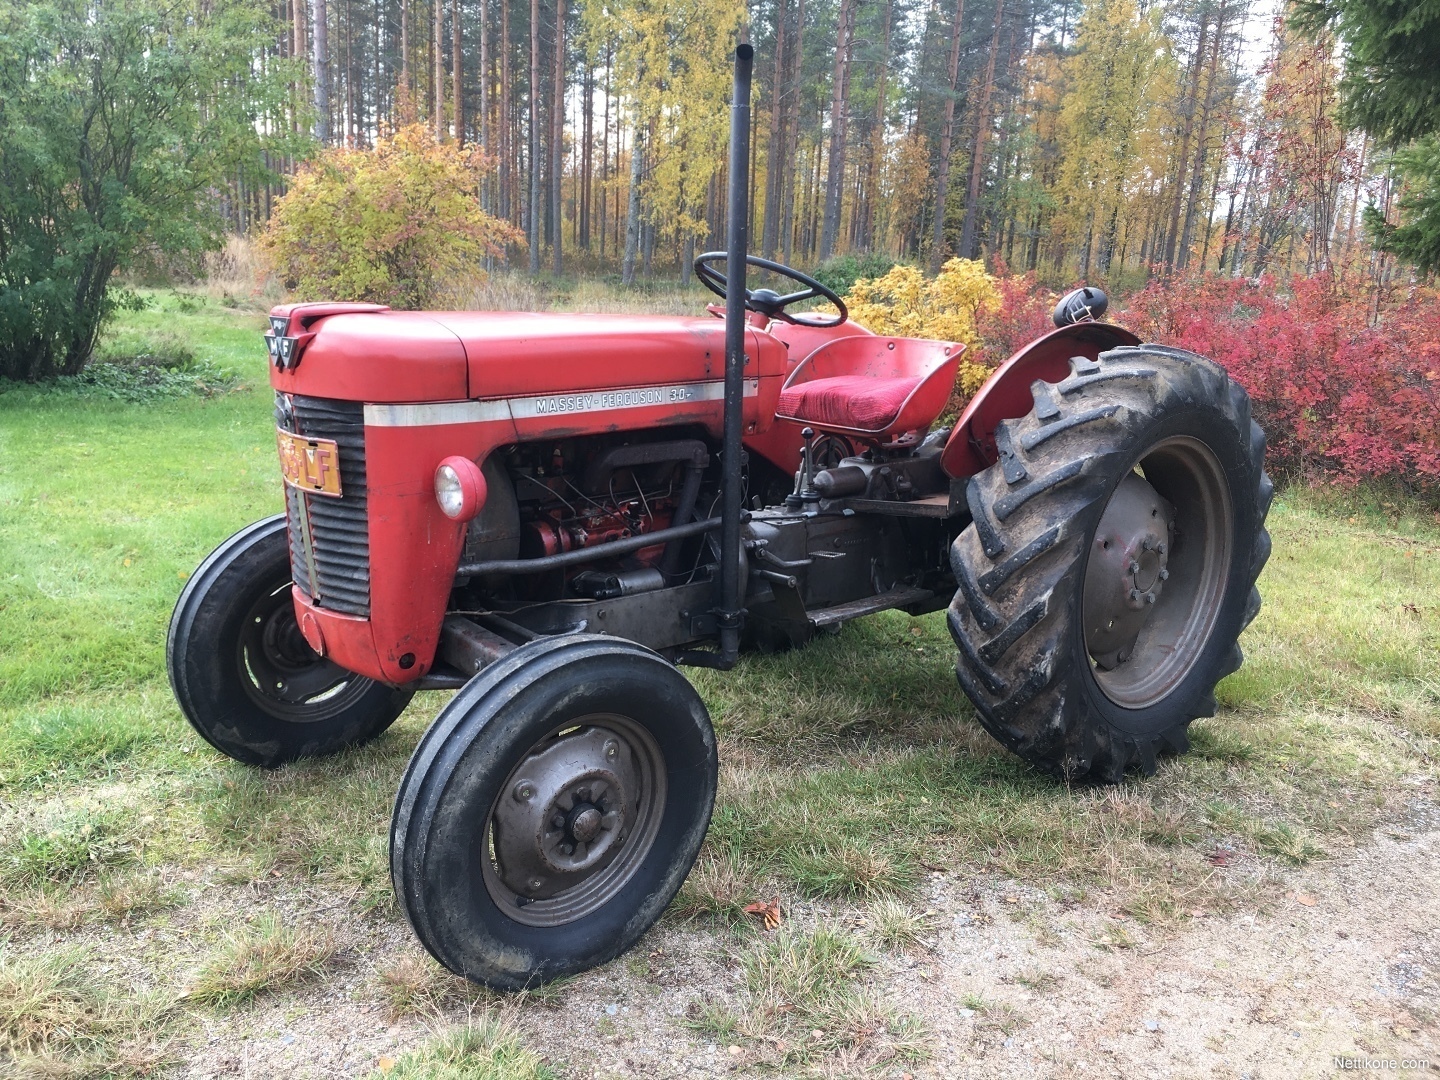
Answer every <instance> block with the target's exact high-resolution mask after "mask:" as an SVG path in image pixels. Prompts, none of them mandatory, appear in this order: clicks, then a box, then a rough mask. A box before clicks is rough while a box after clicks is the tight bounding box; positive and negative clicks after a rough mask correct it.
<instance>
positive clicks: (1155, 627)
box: [949, 345, 1273, 781]
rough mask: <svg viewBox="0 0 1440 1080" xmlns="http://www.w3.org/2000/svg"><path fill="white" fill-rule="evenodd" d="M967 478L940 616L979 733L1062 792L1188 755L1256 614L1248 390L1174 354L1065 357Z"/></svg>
mask: <svg viewBox="0 0 1440 1080" xmlns="http://www.w3.org/2000/svg"><path fill="white" fill-rule="evenodd" d="M1032 393H1033V397H1034V408H1033V409H1032V410H1031V412H1030V414H1029V415H1028V416H1025V417H1023V418H1021V419H1019V420H1009V421H1006V422H1004V423H1003V424H1001V425H1000V427H999V428H998V430H997V431H996V446H997V449H998V450H999V454H1000V460H999V461H998V462H997V463H996V464H995V465H993V466H992V467H991V468H989V469H987V470H985V471H984V472H982V473H980V474H978V475H977V476H975V477H973V478H972V479H971V481H970V485H969V489H968V498H969V503H970V511H971V514H972V515H973V519H974V520H973V523H972V524H971V525H970V526H969V527H967V528H966V529H965V531H964V532H963V533H961V535H960V536H959V537H958V538H957V539H956V541H955V543H954V545H953V547H952V549H951V564H952V566H953V568H954V570H955V575H956V579H957V581H958V582H959V589H958V591H957V593H956V596H955V600H954V602H953V603H952V604H951V606H950V611H949V624H950V631H951V634H952V635H953V636H954V638H955V641H956V643H957V644H958V645H959V648H960V656H959V662H958V665H957V669H956V670H957V674H958V676H959V679H960V684H961V686H962V687H964V689H965V690H966V692H967V693H968V694H969V695H970V697H971V699H972V700H973V701H974V703H975V706H976V709H977V711H978V713H979V715H980V719H981V722H982V723H983V724H984V725H985V726H986V728H987V729H989V731H990V732H991V733H992V734H993V735H995V736H996V738H998V739H999V740H1000V741H1001V742H1002V743H1004V744H1005V745H1006V746H1007V747H1009V748H1010V749H1011V750H1013V751H1015V752H1016V753H1017V754H1019V755H1020V756H1022V757H1024V758H1025V759H1026V760H1028V761H1030V762H1032V763H1033V764H1035V765H1036V766H1038V767H1040V768H1042V769H1045V770H1047V771H1049V772H1053V773H1056V774H1058V775H1060V776H1063V777H1065V778H1067V779H1078V778H1081V777H1093V778H1096V779H1101V780H1107V781H1115V780H1118V779H1119V778H1120V777H1121V776H1122V775H1123V773H1124V771H1125V770H1126V768H1127V767H1129V766H1132V765H1138V766H1139V767H1140V768H1142V769H1143V770H1145V771H1146V772H1153V771H1154V769H1155V757H1156V754H1157V752H1159V751H1161V750H1166V749H1168V750H1173V751H1176V752H1184V751H1185V750H1186V749H1188V745H1189V744H1188V741H1187V737H1186V729H1187V728H1188V726H1189V724H1190V722H1191V721H1192V720H1194V719H1195V718H1196V717H1199V716H1211V715H1213V714H1214V712H1215V696H1214V689H1215V684H1216V683H1217V682H1218V681H1219V680H1220V679H1222V678H1224V677H1225V676H1226V675H1228V674H1230V673H1231V672H1233V671H1235V670H1236V669H1237V668H1239V667H1240V664H1241V662H1242V660H1243V657H1242V654H1241V651H1240V646H1239V644H1238V641H1237V639H1238V637H1239V635H1240V632H1241V631H1242V630H1244V628H1245V627H1246V626H1247V625H1248V624H1249V623H1250V621H1251V620H1252V619H1253V618H1254V617H1255V615H1256V613H1257V612H1258V611H1259V610H1260V594H1259V592H1258V590H1256V588H1255V581H1256V578H1257V577H1258V576H1259V573H1260V570H1261V568H1262V567H1263V566H1264V565H1265V560H1266V559H1267V558H1268V557H1269V554H1270V537H1269V534H1268V533H1267V532H1266V531H1265V515H1266V513H1267V512H1268V510H1269V506H1270V499H1271V494H1272V491H1273V488H1272V485H1271V483H1270V479H1269V477H1267V476H1266V475H1265V471H1264V457H1265V436H1264V433H1263V432H1262V431H1261V430H1260V428H1259V426H1258V425H1257V424H1255V422H1254V421H1253V420H1251V418H1250V403H1249V399H1248V398H1247V396H1246V394H1245V392H1244V390H1243V389H1242V388H1241V387H1240V386H1239V385H1238V384H1236V383H1233V382H1231V381H1230V379H1229V378H1228V377H1227V376H1226V374H1225V372H1224V371H1223V370H1222V369H1221V368H1220V367H1218V366H1217V365H1215V364H1213V363H1211V362H1210V361H1208V360H1205V359H1204V358H1202V357H1199V356H1196V355H1194V354H1192V353H1187V352H1183V351H1181V350H1178V349H1168V348H1163V347H1160V346H1152V345H1145V346H1139V347H1136V348H1120V349H1113V350H1111V351H1110V352H1107V353H1105V354H1103V355H1102V356H1101V357H1100V358H1099V360H1098V361H1092V360H1088V359H1085V358H1082V357H1077V358H1075V359H1074V360H1072V361H1071V374H1070V377H1069V378H1067V379H1065V380H1064V381H1063V382H1060V383H1044V382H1036V383H1035V384H1034V385H1033V387H1032Z"/></svg>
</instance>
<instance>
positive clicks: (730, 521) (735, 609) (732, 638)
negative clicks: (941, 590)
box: [718, 44, 755, 667]
mask: <svg viewBox="0 0 1440 1080" xmlns="http://www.w3.org/2000/svg"><path fill="white" fill-rule="evenodd" d="M754 60H755V50H754V49H753V48H752V47H751V46H749V45H745V44H742V45H740V46H739V47H737V48H736V50H735V90H734V94H733V96H732V97H731V101H730V192H729V195H730V199H729V202H730V210H729V218H728V226H729V232H728V235H727V237H726V245H725V255H726V259H725V277H726V286H725V432H724V435H725V438H724V449H723V451H722V458H721V460H722V463H723V468H724V472H723V475H722V479H721V522H722V524H721V531H720V610H719V613H718V614H719V624H720V656H719V658H718V659H719V661H720V664H721V665H723V666H725V667H729V666H731V665H732V664H734V662H735V659H736V657H737V656H738V655H739V652H740V627H741V623H742V622H743V620H744V610H743V608H744V603H745V582H744V581H743V580H741V577H740V517H741V514H742V512H743V505H742V500H741V490H740V485H741V482H742V479H741V473H740V459H741V455H742V454H743V453H744V450H743V449H742V447H741V445H740V440H741V436H742V434H743V431H742V428H743V411H744V406H745V292H746V290H745V256H746V247H747V244H748V241H749V227H750V207H749V205H748V201H747V200H748V196H749V188H748V185H747V184H746V175H745V168H746V162H748V161H749V160H750V75H751V68H752V66H753V64H754Z"/></svg>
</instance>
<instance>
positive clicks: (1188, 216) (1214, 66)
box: [1175, 3, 1228, 270]
mask: <svg viewBox="0 0 1440 1080" xmlns="http://www.w3.org/2000/svg"><path fill="white" fill-rule="evenodd" d="M1227 14H1228V12H1227V10H1226V5H1225V4H1224V3H1222V4H1221V5H1220V10H1219V12H1218V13H1217V14H1216V16H1215V33H1214V34H1212V35H1211V38H1210V65H1209V68H1210V69H1209V71H1208V72H1207V73H1206V86H1205V105H1204V107H1203V108H1202V109H1201V112H1200V130H1199V133H1198V136H1197V138H1196V140H1195V163H1194V165H1192V166H1191V169H1190V193H1189V195H1188V196H1187V197H1186V200H1185V224H1184V225H1183V226H1182V227H1181V230H1180V249H1179V251H1177V252H1176V255H1175V264H1176V266H1177V267H1179V268H1180V269H1182V270H1183V269H1184V268H1185V267H1186V266H1188V265H1189V264H1190V247H1191V245H1192V244H1193V243H1194V240H1195V214H1196V212H1197V210H1198V209H1199V206H1200V192H1201V191H1202V190H1203V189H1204V186H1205V157H1206V153H1207V151H1208V150H1209V141H1210V117H1211V114H1212V111H1213V110H1214V107H1215V81H1216V76H1217V74H1218V73H1219V69H1220V42H1221V40H1222V39H1223V37H1224V34H1225V16H1226V15H1227ZM1212 206H1213V203H1212ZM1202 262H1203V260H1202Z"/></svg>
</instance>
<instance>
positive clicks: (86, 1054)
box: [0, 949, 167, 1078]
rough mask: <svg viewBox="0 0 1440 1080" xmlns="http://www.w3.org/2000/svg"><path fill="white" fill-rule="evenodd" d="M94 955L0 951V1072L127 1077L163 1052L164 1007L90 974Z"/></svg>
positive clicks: (149, 1066)
mask: <svg viewBox="0 0 1440 1080" xmlns="http://www.w3.org/2000/svg"><path fill="white" fill-rule="evenodd" d="M94 964H95V960H94V958H93V957H92V956H90V955H88V954H87V953H85V952H82V951H80V950H76V949H71V950H65V951H57V952H51V953H46V954H42V955H40V956H37V957H19V956H15V955H14V954H13V953H8V952H7V951H5V950H3V949H0V1070H3V1068H4V1066H5V1065H6V1059H7V1058H8V1059H9V1062H10V1063H11V1064H12V1066H13V1071H12V1072H11V1073H10V1074H9V1075H15V1076H24V1077H26V1078H40V1077H70V1076H77V1077H78V1076H128V1075H132V1074H140V1073H142V1072H148V1071H149V1070H150V1069H152V1068H153V1067H154V1066H155V1065H157V1064H158V1063H159V1062H160V1061H161V1060H162V1059H163V1058H164V1057H165V1046H164V1042H163V1027H164V1021H165V1018H166V1013H167V1009H166V1007H165V1006H164V1005H163V1004H162V1003H160V1002H159V1000H158V999H156V998H153V997H149V998H135V997H122V996H120V995H117V994H115V993H113V992H111V991H109V990H108V989H106V988H105V987H103V986H102V985H101V984H100V983H99V982H98V981H97V980H96V979H95V978H93V977H92V975H91V974H90V971H89V969H90V968H92V967H93V965H94Z"/></svg>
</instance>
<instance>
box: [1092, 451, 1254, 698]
mask: <svg viewBox="0 0 1440 1080" xmlns="http://www.w3.org/2000/svg"><path fill="white" fill-rule="evenodd" d="M1138 470H1139V471H1136V472H1131V473H1129V474H1128V475H1126V477H1125V478H1124V479H1123V480H1122V481H1121V482H1120V484H1118V485H1117V486H1116V488H1115V491H1114V492H1113V493H1112V494H1111V496H1110V499H1109V501H1108V502H1107V503H1106V506H1105V511H1104V513H1103V514H1102V515H1101V518H1100V523H1099V525H1098V526H1097V527H1096V529H1095V535H1094V538H1093V540H1092V542H1091V545H1090V551H1089V557H1088V559H1087V561H1086V567H1085V582H1084V594H1083V612H1082V615H1083V619H1084V623H1083V627H1084V633H1085V645H1086V648H1087V649H1088V650H1089V653H1090V659H1091V670H1092V674H1093V675H1094V676H1095V681H1096V683H1097V684H1098V685H1099V687H1100V689H1101V691H1102V692H1103V693H1104V694H1105V696H1106V697H1107V698H1109V699H1110V700H1111V701H1112V702H1114V703H1115V704H1116V705H1119V706H1121V707H1122V708H1126V709H1144V708H1147V707H1149V706H1151V705H1154V704H1156V703H1157V702H1159V701H1161V700H1163V699H1164V698H1165V697H1167V696H1168V695H1169V694H1171V693H1172V692H1173V691H1174V690H1175V689H1176V687H1178V686H1179V685H1180V684H1181V683H1182V682H1183V681H1184V680H1185V677H1186V676H1187V675H1188V674H1189V673H1190V671H1191V670H1192V669H1193V668H1194V667H1195V665H1196V663H1197V662H1198V661H1199V659H1200V656H1201V654H1202V652H1203V651H1204V648H1205V645H1206V643H1207V642H1208V641H1209V640H1210V638H1211V634H1212V632H1213V631H1214V629H1215V623H1216V620H1217V619H1218V618H1219V614H1220V608H1221V606H1222V604H1223V602H1224V598H1225V589H1226V585H1227V584H1228V582H1229V577H1230V563H1231V559H1232V554H1233V535H1234V507H1233V506H1232V504H1231V500H1230V487H1229V484H1228V483H1227V482H1226V478H1225V471H1224V468H1223V467H1222V466H1221V464H1220V461H1219V459H1218V458H1217V457H1216V456H1215V453H1214V452H1213V451H1212V450H1211V449H1210V448H1209V447H1208V446H1206V445H1205V444H1204V443H1203V442H1201V441H1200V440H1199V439H1195V438H1191V437H1190V436H1175V437H1172V438H1168V439H1164V440H1162V441H1161V442H1159V443H1156V444H1155V445H1154V446H1152V447H1151V448H1150V449H1149V450H1147V451H1146V452H1145V453H1144V454H1142V455H1141V457H1140V461H1139V463H1138ZM1142 474H1143V475H1142Z"/></svg>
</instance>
